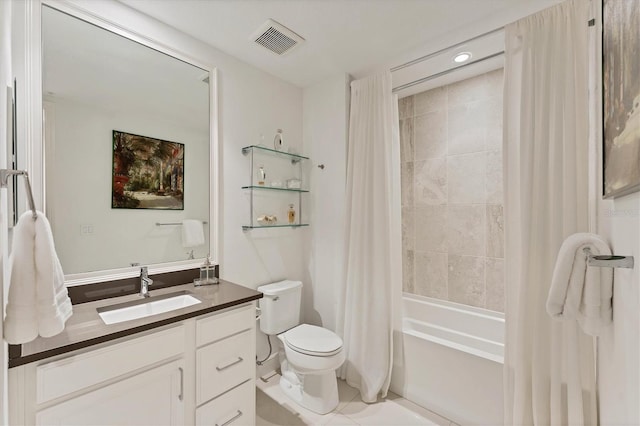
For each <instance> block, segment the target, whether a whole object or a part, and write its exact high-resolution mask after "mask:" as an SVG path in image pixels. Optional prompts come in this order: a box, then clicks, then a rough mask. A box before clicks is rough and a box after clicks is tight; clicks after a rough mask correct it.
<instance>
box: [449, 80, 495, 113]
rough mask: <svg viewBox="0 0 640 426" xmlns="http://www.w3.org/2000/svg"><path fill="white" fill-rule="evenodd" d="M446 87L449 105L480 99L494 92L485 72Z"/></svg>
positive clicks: (493, 94) (492, 94)
mask: <svg viewBox="0 0 640 426" xmlns="http://www.w3.org/2000/svg"><path fill="white" fill-rule="evenodd" d="M447 89H448V90H447V102H448V103H449V107H451V106H454V105H461V104H466V103H468V102H474V101H480V100H483V99H487V98H489V97H491V96H495V94H496V93H495V91H494V90H492V85H491V84H490V82H489V81H488V79H487V77H486V75H485V74H481V75H479V76H476V77H471V78H468V79H466V80H462V81H459V82H457V83H453V84H451V85H449V86H448V87H447Z"/></svg>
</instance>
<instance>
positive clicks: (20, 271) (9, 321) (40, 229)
mask: <svg viewBox="0 0 640 426" xmlns="http://www.w3.org/2000/svg"><path fill="white" fill-rule="evenodd" d="M37 215H38V218H37V220H33V216H32V213H31V211H28V212H25V213H24V214H22V216H20V219H19V220H18V223H17V224H16V226H15V228H14V230H13V233H14V234H13V249H12V251H11V255H10V257H9V268H10V271H9V276H10V281H9V297H8V302H7V309H6V312H7V315H6V317H5V320H4V337H5V339H6V341H7V342H9V343H11V344H21V343H27V342H30V341H31V340H33V339H35V338H36V337H37V336H38V335H40V336H42V337H51V336H54V335H56V334H58V333H60V332H61V331H62V330H63V329H64V324H65V322H66V321H67V319H69V317H70V316H71V314H72V306H71V300H70V299H69V296H68V294H67V289H66V287H65V285H64V273H63V272H62V267H61V266H60V261H59V260H58V256H57V254H56V251H55V246H54V243H53V236H52V234H51V227H50V225H49V221H48V220H47V218H46V217H45V216H44V214H42V213H40V212H37Z"/></svg>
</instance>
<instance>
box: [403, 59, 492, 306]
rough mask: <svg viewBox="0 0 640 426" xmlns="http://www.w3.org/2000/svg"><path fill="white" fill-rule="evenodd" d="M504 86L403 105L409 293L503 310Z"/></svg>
mask: <svg viewBox="0 0 640 426" xmlns="http://www.w3.org/2000/svg"><path fill="white" fill-rule="evenodd" d="M502 81H503V70H501V69H500V70H496V71H492V72H489V73H486V74H482V75H480V76H477V77H473V78H470V79H467V80H463V81H460V82H457V83H454V84H451V85H448V86H442V87H438V88H436V89H432V90H429V91H426V92H423V93H419V94H416V95H413V96H409V97H406V98H403V99H401V100H400V104H399V112H400V142H401V159H402V169H401V170H402V240H403V276H404V279H403V290H404V291H405V292H407V293H414V294H418V295H422V296H429V297H435V298H438V299H444V300H449V301H452V302H458V303H464V304H467V305H472V306H477V307H481V308H487V309H491V310H495V311H504V279H503V256H504V243H503V241H504V232H503V223H504V220H503V207H502V197H503V194H502V192H503V191H502Z"/></svg>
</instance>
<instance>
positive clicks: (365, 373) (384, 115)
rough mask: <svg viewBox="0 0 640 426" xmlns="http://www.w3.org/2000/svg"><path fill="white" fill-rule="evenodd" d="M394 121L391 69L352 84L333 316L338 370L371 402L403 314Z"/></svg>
mask: <svg viewBox="0 0 640 426" xmlns="http://www.w3.org/2000/svg"><path fill="white" fill-rule="evenodd" d="M398 126H399V121H398V101H397V97H396V96H394V95H393V94H392V87H391V73H390V72H385V73H382V74H379V75H374V76H372V77H368V78H365V79H362V80H356V81H354V82H352V83H351V115H350V122H349V150H348V160H347V194H346V195H347V203H346V204H347V215H346V233H345V238H346V245H345V248H346V250H345V256H346V259H345V279H344V280H343V283H342V285H343V287H342V289H341V292H340V300H339V305H338V318H337V320H338V322H337V330H338V332H341V334H342V337H343V339H344V350H345V353H346V361H345V363H344V365H343V366H342V368H341V369H340V371H339V375H340V377H341V378H343V379H346V381H347V383H349V385H351V386H353V387H356V388H358V389H359V390H360V394H361V397H362V400H363V401H365V402H369V403H370V402H375V401H376V398H377V396H378V394H380V395H381V396H382V397H385V396H386V394H387V390H388V389H389V382H390V380H391V367H392V364H393V330H394V326H397V324H398V322H399V318H400V313H399V309H398V305H399V301H400V297H401V291H402V290H401V283H402V266H401V262H402V258H401V256H402V254H401V244H402V241H401V238H402V237H401V228H400V226H401V225H400V142H399V140H400V136H399V128H398Z"/></svg>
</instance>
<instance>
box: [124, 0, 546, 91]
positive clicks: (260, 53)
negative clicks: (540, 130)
mask: <svg viewBox="0 0 640 426" xmlns="http://www.w3.org/2000/svg"><path fill="white" fill-rule="evenodd" d="M120 1H121V2H123V3H125V4H127V5H128V6H130V7H132V8H134V9H137V10H139V11H140V12H143V13H145V14H147V15H149V16H152V17H154V18H156V19H158V20H159V21H162V22H164V23H166V24H169V25H171V26H172V27H174V28H177V29H178V30H180V31H182V32H184V33H186V34H189V35H191V36H193V37H195V38H197V39H199V40H201V41H204V42H205V43H207V44H209V45H211V46H214V47H216V48H218V49H220V50H222V51H223V52H225V53H227V54H229V55H232V56H234V57H236V58H239V59H241V60H243V61H245V62H247V63H249V64H251V65H254V66H255V67H257V68H260V69H262V70H264V71H266V72H268V73H270V74H272V75H275V76H277V77H279V78H281V79H283V80H285V81H288V82H290V83H292V84H294V85H297V86H299V87H306V86H308V85H310V84H313V83H315V82H318V81H322V80H323V79H324V78H326V77H328V76H331V75H335V74H336V73H341V72H347V73H349V74H352V75H358V73H362V72H363V71H366V70H369V69H373V68H375V67H376V66H380V65H381V64H385V63H388V62H390V61H393V60H394V58H399V57H401V56H402V54H405V55H406V53H407V52H410V51H415V50H416V49H419V48H420V47H421V46H426V45H428V44H429V43H430V42H433V40H445V39H447V37H448V38H450V39H451V40H452V41H451V44H453V43H454V42H457V41H461V40H460V39H459V37H460V36H461V35H465V36H466V37H471V36H473V35H476V34H480V33H481V32H483V31H487V30H491V29H493V28H496V27H498V26H502V25H504V24H505V23H508V22H512V21H513V20H515V19H517V18H519V17H521V16H525V15H527V14H529V13H533V12H535V11H536V10H539V9H543V8H545V7H548V6H550V5H552V4H554V3H557V2H558V0H120ZM501 17H503V18H502V20H501ZM269 18H271V19H274V20H275V21H277V22H280V23H281V24H283V25H285V26H287V27H289V28H290V29H291V30H293V31H294V32H296V33H298V34H300V35H301V36H302V37H303V38H305V39H306V41H305V42H304V43H303V44H302V45H300V46H299V47H297V48H295V49H294V50H292V51H291V52H289V53H287V54H285V55H283V56H277V55H275V54H274V53H271V52H269V51H267V50H265V49H264V48H262V47H260V46H259V45H258V44H256V43H254V42H253V41H251V40H250V36H251V35H252V33H253V32H254V31H256V29H257V28H258V27H260V26H261V25H262V24H263V23H264V22H265V21H266V20H267V19H269ZM483 23H484V24H485V25H484V26H485V27H486V26H487V25H489V26H491V27H489V28H485V29H483V30H481V31H478V32H476V33H475V34H474V33H470V30H472V29H473V28H479V29H480V28H482V27H483V25H482V24H483ZM456 37H458V39H457V40H456ZM462 40H464V39H462ZM427 53H428V52H427Z"/></svg>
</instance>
